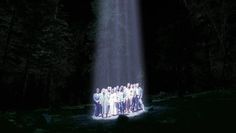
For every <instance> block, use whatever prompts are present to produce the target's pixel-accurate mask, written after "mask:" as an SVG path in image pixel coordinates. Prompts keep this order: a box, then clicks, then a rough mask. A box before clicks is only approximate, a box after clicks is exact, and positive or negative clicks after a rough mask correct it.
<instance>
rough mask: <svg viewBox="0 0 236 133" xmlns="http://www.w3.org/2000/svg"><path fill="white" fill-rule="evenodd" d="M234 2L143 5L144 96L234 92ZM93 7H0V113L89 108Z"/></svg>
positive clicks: (47, 3)
mask: <svg viewBox="0 0 236 133" xmlns="http://www.w3.org/2000/svg"><path fill="white" fill-rule="evenodd" d="M235 5H236V4H235V2H234V0H204V1H203V0H202V1H193V0H190V1H187V0H160V1H158V2H157V1H153V2H151V1H147V0H141V2H140V9H141V19H142V21H141V23H142V30H143V32H142V34H143V52H144V61H145V70H146V83H147V86H146V87H145V91H146V92H147V94H148V96H150V95H158V94H160V93H161V92H165V93H168V94H173V95H178V96H183V95H186V94H189V93H193V92H202V91H208V90H215V89H232V88H235V76H236V72H235V65H236V64H235V63H236V60H235V59H236V54H235V51H236V46H235V26H236V25H235V23H234V21H233V20H234V17H233V16H234V15H235V11H234V10H233V9H235ZM96 7H97V1H96V0H83V1H75V0H71V1H68V0H34V1H30V0H23V1H18V0H2V1H1V2H0V61H1V62H0V63H1V65H0V89H1V93H0V105H1V106H0V108H1V109H2V110H7V109H31V108H41V107H58V106H65V105H79V104H83V103H90V100H91V99H90V97H91V93H92V91H93V90H94V89H93V88H91V87H92V74H93V73H92V69H93V66H94V59H95V58H94V47H95V36H96V30H95V29H96V22H97V18H96V15H97V10H96Z"/></svg>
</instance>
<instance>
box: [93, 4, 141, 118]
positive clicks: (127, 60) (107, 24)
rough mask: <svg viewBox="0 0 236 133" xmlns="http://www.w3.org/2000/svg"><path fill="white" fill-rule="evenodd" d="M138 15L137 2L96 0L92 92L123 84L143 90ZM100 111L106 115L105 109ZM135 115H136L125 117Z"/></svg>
mask: <svg viewBox="0 0 236 133" xmlns="http://www.w3.org/2000/svg"><path fill="white" fill-rule="evenodd" d="M139 14H140V13H139V0H99V16H98V26H97V43H96V44H97V45H96V54H95V60H96V61H95V68H94V79H93V87H94V89H96V88H100V90H104V89H107V90H108V88H109V86H112V88H113V87H115V86H119V87H121V86H126V84H127V83H139V84H140V86H141V88H142V89H144V87H145V81H144V79H145V76H144V75H145V74H144V71H143V55H142V50H141V49H142V46H141V45H142V39H141V35H140V33H141V28H140V20H139ZM109 93H110V92H109ZM142 94H143V93H142ZM108 95H110V94H108ZM136 97H137V96H134V98H136ZM140 99H141V98H140ZM140 99H139V100H140ZM130 100H131V99H130ZM135 100H137V99H135ZM137 101H138V100H137ZM140 101H141V102H139V104H140V103H142V100H140ZM109 106H110V105H109ZM142 106H143V104H142ZM111 107H113V104H112V103H111ZM111 107H109V111H110V109H111V111H112V112H113V111H114V109H113V108H111ZM143 108H144V107H143ZM103 109H104V110H105V111H106V109H107V108H103ZM141 112H142V111H141ZM138 114H140V111H139V112H135V113H130V114H128V116H136V115H138ZM117 117H118V116H115V117H110V118H107V119H113V118H117ZM97 119H102V118H97Z"/></svg>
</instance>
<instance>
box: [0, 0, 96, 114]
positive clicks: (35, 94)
mask: <svg viewBox="0 0 236 133" xmlns="http://www.w3.org/2000/svg"><path fill="white" fill-rule="evenodd" d="M63 9H64V8H63V4H61V2H60V0H36V1H34V0H33V1H31V0H21V1H19V0H1V2H0V61H1V62H0V89H1V90H0V108H1V109H8V108H19V109H20V108H25V107H49V106H52V107H53V106H58V105H63V104H66V105H77V104H79V103H82V102H85V101H87V95H89V93H90V92H89V89H88V88H89V87H90V86H89V85H90V83H89V81H90V80H89V76H90V71H91V65H90V64H91V61H92V47H93V39H91V36H92V33H91V34H90V33H88V31H90V30H91V27H92V26H93V24H92V23H90V24H81V25H79V24H78V25H79V26H77V27H73V25H72V24H69V23H68V21H67V16H66V13H65V11H64V10H63ZM85 88H86V89H85Z"/></svg>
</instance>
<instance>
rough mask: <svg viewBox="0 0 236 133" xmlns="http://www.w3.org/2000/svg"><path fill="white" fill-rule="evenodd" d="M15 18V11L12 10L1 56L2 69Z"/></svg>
mask: <svg viewBox="0 0 236 133" xmlns="http://www.w3.org/2000/svg"><path fill="white" fill-rule="evenodd" d="M15 18H16V10H15V9H14V8H12V16H11V20H10V23H9V28H8V32H7V37H6V45H5V50H4V54H3V60H2V64H3V67H4V66H5V64H6V61H7V56H8V52H9V48H10V45H11V38H12V32H13V27H14V24H15Z"/></svg>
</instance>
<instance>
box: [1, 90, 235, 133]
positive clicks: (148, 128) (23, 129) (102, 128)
mask: <svg viewBox="0 0 236 133" xmlns="http://www.w3.org/2000/svg"><path fill="white" fill-rule="evenodd" d="M151 101H152V102H150V103H149V105H148V107H147V112H146V113H143V114H142V115H139V116H136V117H134V118H126V117H120V118H118V119H116V120H104V121H97V120H93V119H92V118H91V115H90V114H91V112H90V110H91V109H90V108H91V105H83V106H77V107H64V108H62V109H60V110H57V111H48V109H41V110H34V111H21V112H0V133H81V132H86V133H87V132H92V133H97V132H105V133H110V132H122V133H125V132H129V133H132V132H141V133H147V132H152V133H153V132H156V133H162V132H172V133H175V132H189V133H192V132H213V131H215V132H228V130H233V129H234V126H235V123H236V90H217V91H209V92H204V93H198V94H190V95H187V96H184V97H181V98H178V97H171V98H162V99H160V98H158V97H155V96H154V97H152V100H151ZM235 128H236V127H235ZM234 130H235V129H234ZM235 131H236V130H235Z"/></svg>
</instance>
